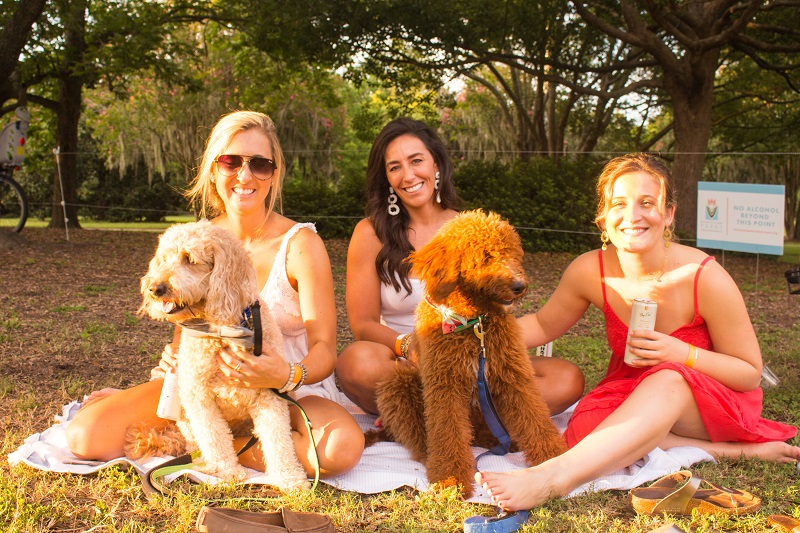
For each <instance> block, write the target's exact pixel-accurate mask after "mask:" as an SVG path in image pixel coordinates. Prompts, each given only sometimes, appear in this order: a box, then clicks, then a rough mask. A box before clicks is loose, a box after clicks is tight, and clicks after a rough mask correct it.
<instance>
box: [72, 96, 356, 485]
mask: <svg viewBox="0 0 800 533" xmlns="http://www.w3.org/2000/svg"><path fill="white" fill-rule="evenodd" d="M284 172H285V165H284V159H283V153H282V152H281V147H280V143H279V141H278V138H277V135H276V132H275V126H274V124H273V123H272V120H270V118H269V117H267V116H266V115H263V114H261V113H255V112H247V111H239V112H234V113H231V114H229V115H226V116H223V117H222V118H221V119H220V120H219V122H217V124H216V125H215V126H214V128H213V130H212V132H211V135H210V136H209V139H208V142H207V144H206V149H205V151H204V153H203V157H202V161H201V164H200V170H199V172H198V174H197V177H196V178H195V180H194V182H193V185H192V187H191V189H190V190H189V192H188V193H187V195H188V196H189V197H190V198H191V199H192V200H194V201H196V203H197V204H198V205H199V206H200V210H201V214H202V215H203V216H204V217H208V218H210V219H211V222H212V224H216V225H218V226H220V227H224V228H226V229H228V230H230V231H232V232H233V233H234V234H235V235H236V236H237V237H238V238H239V239H240V240H241V241H242V243H243V244H244V246H245V247H246V248H247V250H248V251H249V252H250V255H251V256H252V257H253V258H254V262H255V266H256V272H257V277H258V283H259V286H260V287H263V289H262V291H261V293H260V295H259V300H260V301H261V305H262V306H266V307H268V308H269V310H270V312H271V313H272V314H273V316H274V317H275V320H276V322H277V323H278V326H279V328H280V329H281V332H282V334H283V336H284V343H283V344H284V353H285V356H286V358H287V359H288V362H287V361H286V360H284V359H282V358H280V357H278V356H277V355H276V354H274V353H270V352H269V350H268V349H267V347H266V346H265V347H264V353H262V355H261V356H260V357H256V356H254V355H253V354H252V353H247V352H242V351H236V352H234V351H232V350H231V349H226V350H223V351H222V352H220V354H219V366H220V372H221V373H222V374H223V375H224V376H225V377H226V378H227V379H231V380H235V381H237V383H238V384H239V385H242V386H246V387H266V388H274V389H281V388H283V387H284V386H285V385H286V384H287V382H288V380H289V378H290V372H291V370H290V363H302V364H303V365H304V366H305V368H306V369H307V377H306V380H305V382H304V384H303V386H301V387H299V388H298V389H296V391H295V392H294V395H295V397H296V398H297V399H298V401H299V403H300V405H302V406H303V408H304V410H305V411H306V413H307V414H308V416H309V418H310V419H311V423H312V426H313V428H314V440H315V441H316V443H317V453H318V455H319V460H320V467H321V473H322V475H323V476H334V475H338V474H341V473H343V472H346V471H347V470H349V469H351V468H352V467H354V466H355V465H356V463H357V462H358V460H359V458H360V457H361V452H362V450H363V444H364V438H363V433H362V431H361V429H360V428H359V427H358V424H356V422H355V420H354V419H353V418H352V416H350V414H349V413H347V411H346V410H345V409H344V408H343V407H341V406H340V405H338V404H337V403H335V402H334V401H333V399H332V398H334V394H335V385H334V382H333V377H332V373H333V369H334V366H335V364H336V308H335V305H334V296H333V279H332V275H331V267H330V261H329V259H328V254H327V251H326V250H325V246H324V244H323V242H322V240H321V239H320V238H319V236H318V235H317V234H316V232H315V231H314V227H313V225H311V224H298V223H295V222H293V221H292V220H289V219H288V218H286V217H284V216H282V215H281V214H279V213H277V212H276V211H275V210H274V207H275V205H276V202H277V201H278V200H279V198H280V193H281V185H282V182H283V177H284ZM179 342H180V328H177V329H176V332H175V338H174V340H173V342H172V344H171V345H168V346H167V347H166V348H165V349H164V352H163V354H162V359H161V361H160V364H159V367H157V368H156V369H154V371H153V377H154V379H152V380H151V381H149V382H147V383H144V384H142V385H138V386H136V387H133V388H131V389H127V390H123V391H114V390H110V389H104V390H103V391H98V392H96V393H94V394H93V395H91V396H90V397H89V398H88V399H87V401H86V402H85V403H84V406H83V407H82V408H81V409H80V411H78V413H77V415H76V416H75V419H74V420H73V421H72V422H71V423H70V426H69V427H68V428H67V439H68V444H69V447H70V449H71V450H72V452H73V453H74V454H75V455H77V456H78V457H81V458H86V459H97V460H110V459H113V458H115V457H121V456H122V455H123V445H124V442H125V431H126V429H127V427H128V426H129V425H131V424H132V423H135V422H141V421H146V422H149V423H151V424H160V423H164V421H163V420H161V419H159V418H158V417H157V416H156V406H157V404H158V399H159V395H160V393H161V386H162V383H163V375H164V372H165V371H168V370H170V369H171V368H172V367H173V365H174V364H175V357H174V354H175V353H176V351H177V345H178V343H179ZM290 411H291V420H292V428H293V431H294V440H295V444H296V448H297V455H298V457H299V458H300V461H301V463H302V464H303V465H304V467H305V469H306V471H307V472H308V474H309V475H313V472H314V467H313V462H312V460H311V459H310V453H311V449H310V446H311V441H310V439H309V435H308V433H307V429H306V426H305V425H304V423H303V421H302V419H301V415H300V413H299V411H298V410H297V409H296V408H294V407H292V408H291V409H290ZM244 440H246V439H244ZM240 461H241V463H242V464H243V465H245V466H248V467H251V468H255V469H258V470H263V469H264V466H263V459H262V457H261V452H260V448H259V447H258V446H254V447H253V448H251V449H250V450H248V451H247V452H245V453H244V454H242V455H241V456H240Z"/></svg>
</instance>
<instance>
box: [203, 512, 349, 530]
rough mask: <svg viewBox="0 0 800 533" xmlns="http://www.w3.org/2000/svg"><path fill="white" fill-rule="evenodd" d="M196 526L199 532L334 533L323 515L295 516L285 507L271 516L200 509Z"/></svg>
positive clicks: (298, 514)
mask: <svg viewBox="0 0 800 533" xmlns="http://www.w3.org/2000/svg"><path fill="white" fill-rule="evenodd" d="M196 527H197V531H199V532H200V533H336V529H334V527H333V524H332V523H331V519H330V518H328V517H327V516H325V515H323V514H319V513H297V512H294V511H292V510H291V509H289V508H288V507H282V508H281V509H280V510H278V511H275V512H272V513H256V512H253V511H241V510H239V509H228V508H224V507H203V508H202V509H200V514H199V516H198V517H197V525H196Z"/></svg>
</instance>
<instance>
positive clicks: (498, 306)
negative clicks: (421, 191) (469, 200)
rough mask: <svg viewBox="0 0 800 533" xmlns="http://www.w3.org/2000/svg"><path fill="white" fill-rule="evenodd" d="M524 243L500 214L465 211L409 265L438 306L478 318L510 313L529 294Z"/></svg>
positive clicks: (418, 252) (447, 224) (417, 253)
mask: <svg viewBox="0 0 800 533" xmlns="http://www.w3.org/2000/svg"><path fill="white" fill-rule="evenodd" d="M522 257H523V251H522V243H521V242H520V239H519V235H517V232H516V231H515V230H514V228H513V227H512V226H511V225H510V224H509V223H508V222H505V221H504V220H502V219H501V218H500V216H499V215H497V214H496V213H489V214H486V213H483V212H482V211H480V210H477V211H468V212H465V213H461V214H460V215H458V216H457V217H455V218H453V219H452V220H450V221H449V222H447V223H446V224H445V225H444V226H442V228H441V229H440V230H439V232H438V233H437V234H436V235H435V236H434V237H433V239H431V241H430V242H429V243H428V244H427V245H425V246H424V247H423V248H422V249H420V250H418V251H416V252H414V253H413V254H412V255H411V257H410V261H411V263H412V272H413V273H414V275H416V276H417V277H419V279H420V280H421V281H423V282H424V284H425V288H426V290H427V291H428V294H429V295H430V296H431V298H432V299H433V300H434V302H436V303H444V304H446V305H447V306H448V307H450V308H451V309H453V310H454V311H455V312H456V313H459V314H462V315H464V316H475V315H477V314H484V313H508V312H509V311H510V310H511V307H512V305H513V303H514V301H515V300H516V299H517V298H519V297H520V296H522V295H523V294H524V293H525V290H526V289H527V287H528V279H527V277H526V276H525V269H524V267H523V264H522Z"/></svg>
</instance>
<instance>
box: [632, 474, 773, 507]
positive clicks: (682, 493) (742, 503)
mask: <svg viewBox="0 0 800 533" xmlns="http://www.w3.org/2000/svg"><path fill="white" fill-rule="evenodd" d="M701 483H705V484H706V485H708V486H709V487H711V488H710V489H700V485H701ZM630 494H631V505H632V506H633V508H634V509H635V510H636V512H637V513H642V514H661V513H665V512H666V513H671V514H676V515H685V514H692V509H697V510H698V512H699V513H700V514H722V515H728V514H731V515H740V514H746V513H752V512H754V511H757V510H758V509H759V507H761V499H760V498H758V497H757V496H753V495H752V494H750V493H749V492H745V491H740V490H734V489H727V488H725V487H720V486H719V485H715V484H713V483H710V482H708V481H706V480H704V479H701V478H699V477H692V473H691V472H690V471H688V470H681V471H680V472H675V473H674V474H669V475H667V476H664V477H662V478H661V479H659V480H658V481H656V482H655V483H653V484H652V485H650V486H649V487H640V488H636V489H632V490H631V492H630Z"/></svg>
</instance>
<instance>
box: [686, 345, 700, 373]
mask: <svg viewBox="0 0 800 533" xmlns="http://www.w3.org/2000/svg"><path fill="white" fill-rule="evenodd" d="M696 362H697V346H695V345H694V344H690V345H689V357H687V358H686V362H685V363H683V364H684V365H686V366H687V367H689V368H694V364H695V363H696Z"/></svg>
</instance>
